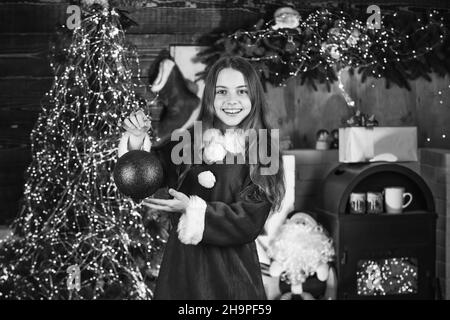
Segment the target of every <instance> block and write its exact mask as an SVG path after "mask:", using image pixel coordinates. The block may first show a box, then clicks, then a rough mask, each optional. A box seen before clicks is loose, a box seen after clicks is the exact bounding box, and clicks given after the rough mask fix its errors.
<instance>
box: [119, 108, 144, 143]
mask: <svg viewBox="0 0 450 320" xmlns="http://www.w3.org/2000/svg"><path fill="white" fill-rule="evenodd" d="M122 127H123V128H124V129H125V130H126V131H127V132H129V133H130V134H132V135H134V136H136V137H142V136H143V135H145V134H146V133H147V131H148V130H149V129H150V128H151V121H150V119H148V118H147V116H146V115H145V113H144V112H143V111H142V110H138V111H137V112H132V113H131V114H130V116H129V117H128V118H126V119H125V120H124V122H123V124H122Z"/></svg>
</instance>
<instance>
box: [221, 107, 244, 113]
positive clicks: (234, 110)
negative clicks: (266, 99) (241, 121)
mask: <svg viewBox="0 0 450 320" xmlns="http://www.w3.org/2000/svg"><path fill="white" fill-rule="evenodd" d="M243 109H244V108H241V107H225V108H222V111H223V112H224V113H226V114H227V115H235V114H238V113H240V112H241V111H242V110H243Z"/></svg>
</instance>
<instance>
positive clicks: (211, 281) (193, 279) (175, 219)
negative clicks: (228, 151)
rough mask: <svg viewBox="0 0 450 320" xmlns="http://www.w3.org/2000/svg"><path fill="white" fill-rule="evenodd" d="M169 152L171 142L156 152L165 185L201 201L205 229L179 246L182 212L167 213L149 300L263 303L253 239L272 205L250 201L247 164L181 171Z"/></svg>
mask: <svg viewBox="0 0 450 320" xmlns="http://www.w3.org/2000/svg"><path fill="white" fill-rule="evenodd" d="M171 147H173V143H172V144H169V145H168V146H167V147H165V148H162V149H159V150H156V153H157V154H158V155H159V158H160V159H161V162H162V163H163V166H164V171H165V175H166V182H167V185H168V186H169V187H172V188H174V189H176V190H178V191H180V192H183V193H185V194H186V195H188V196H193V195H195V196H198V197H200V198H202V199H203V200H204V201H205V202H206V211H205V215H204V229H203V234H202V237H201V241H200V242H199V243H198V244H195V245H193V244H184V243H182V242H181V241H180V239H179V237H178V232H177V225H178V223H179V220H180V216H181V213H167V214H170V215H172V216H171V229H170V231H169V239H168V242H167V244H166V247H165V251H164V255H163V260H162V263H161V268H160V272H159V276H158V280H157V283H156V288H155V295H154V299H164V300H172V299H176V300H197V299H201V300H205V299H206V300H213V299H214V300H215V299H221V300H230V299H233V300H234V299H236V300H248V299H256V300H261V299H266V295H265V291H264V286H263V282H262V276H261V268H260V264H259V259H258V255H257V251H256V244H255V242H254V240H255V239H256V238H257V236H258V235H259V234H260V232H261V231H262V229H263V227H264V223H265V221H266V219H267V217H268V215H269V211H270V207H271V205H270V203H269V201H268V200H267V199H266V198H265V197H264V196H263V197H255V196H254V192H252V190H255V187H256V186H255V185H254V184H253V183H252V182H251V180H250V177H249V165H248V164H219V163H213V164H206V163H202V164H196V165H195V164H194V165H192V166H190V167H189V169H188V170H186V166H185V165H183V164H181V165H177V166H176V165H174V164H173V162H172V161H171V160H170V150H171ZM152 152H153V151H152ZM204 171H211V172H212V173H213V175H214V176H215V178H216V182H215V184H214V186H213V187H212V188H205V187H204V186H202V185H201V184H200V183H199V180H198V175H199V173H201V172H204Z"/></svg>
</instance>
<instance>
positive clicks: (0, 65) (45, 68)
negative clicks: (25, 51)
mask: <svg viewBox="0 0 450 320" xmlns="http://www.w3.org/2000/svg"><path fill="white" fill-rule="evenodd" d="M8 56H9V57H8V58H2V55H0V77H11V76H13V77H14V76H32V77H49V76H51V75H52V74H53V71H52V69H51V67H50V62H49V61H48V59H47V58H46V57H45V56H40V57H39V56H31V55H21V54H16V55H8Z"/></svg>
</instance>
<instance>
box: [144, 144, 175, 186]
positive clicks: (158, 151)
mask: <svg viewBox="0 0 450 320" xmlns="http://www.w3.org/2000/svg"><path fill="white" fill-rule="evenodd" d="M176 143H178V142H177V141H169V142H168V143H166V144H164V145H162V146H159V147H158V148H152V149H151V150H150V152H152V153H154V154H155V155H156V156H157V157H158V159H159V161H160V162H161V165H162V167H163V171H164V185H165V186H167V187H169V188H175V187H176V185H177V180H178V171H179V168H178V166H177V165H175V164H174V163H173V161H172V159H171V153H172V148H173V147H174V146H175V144H176Z"/></svg>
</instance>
